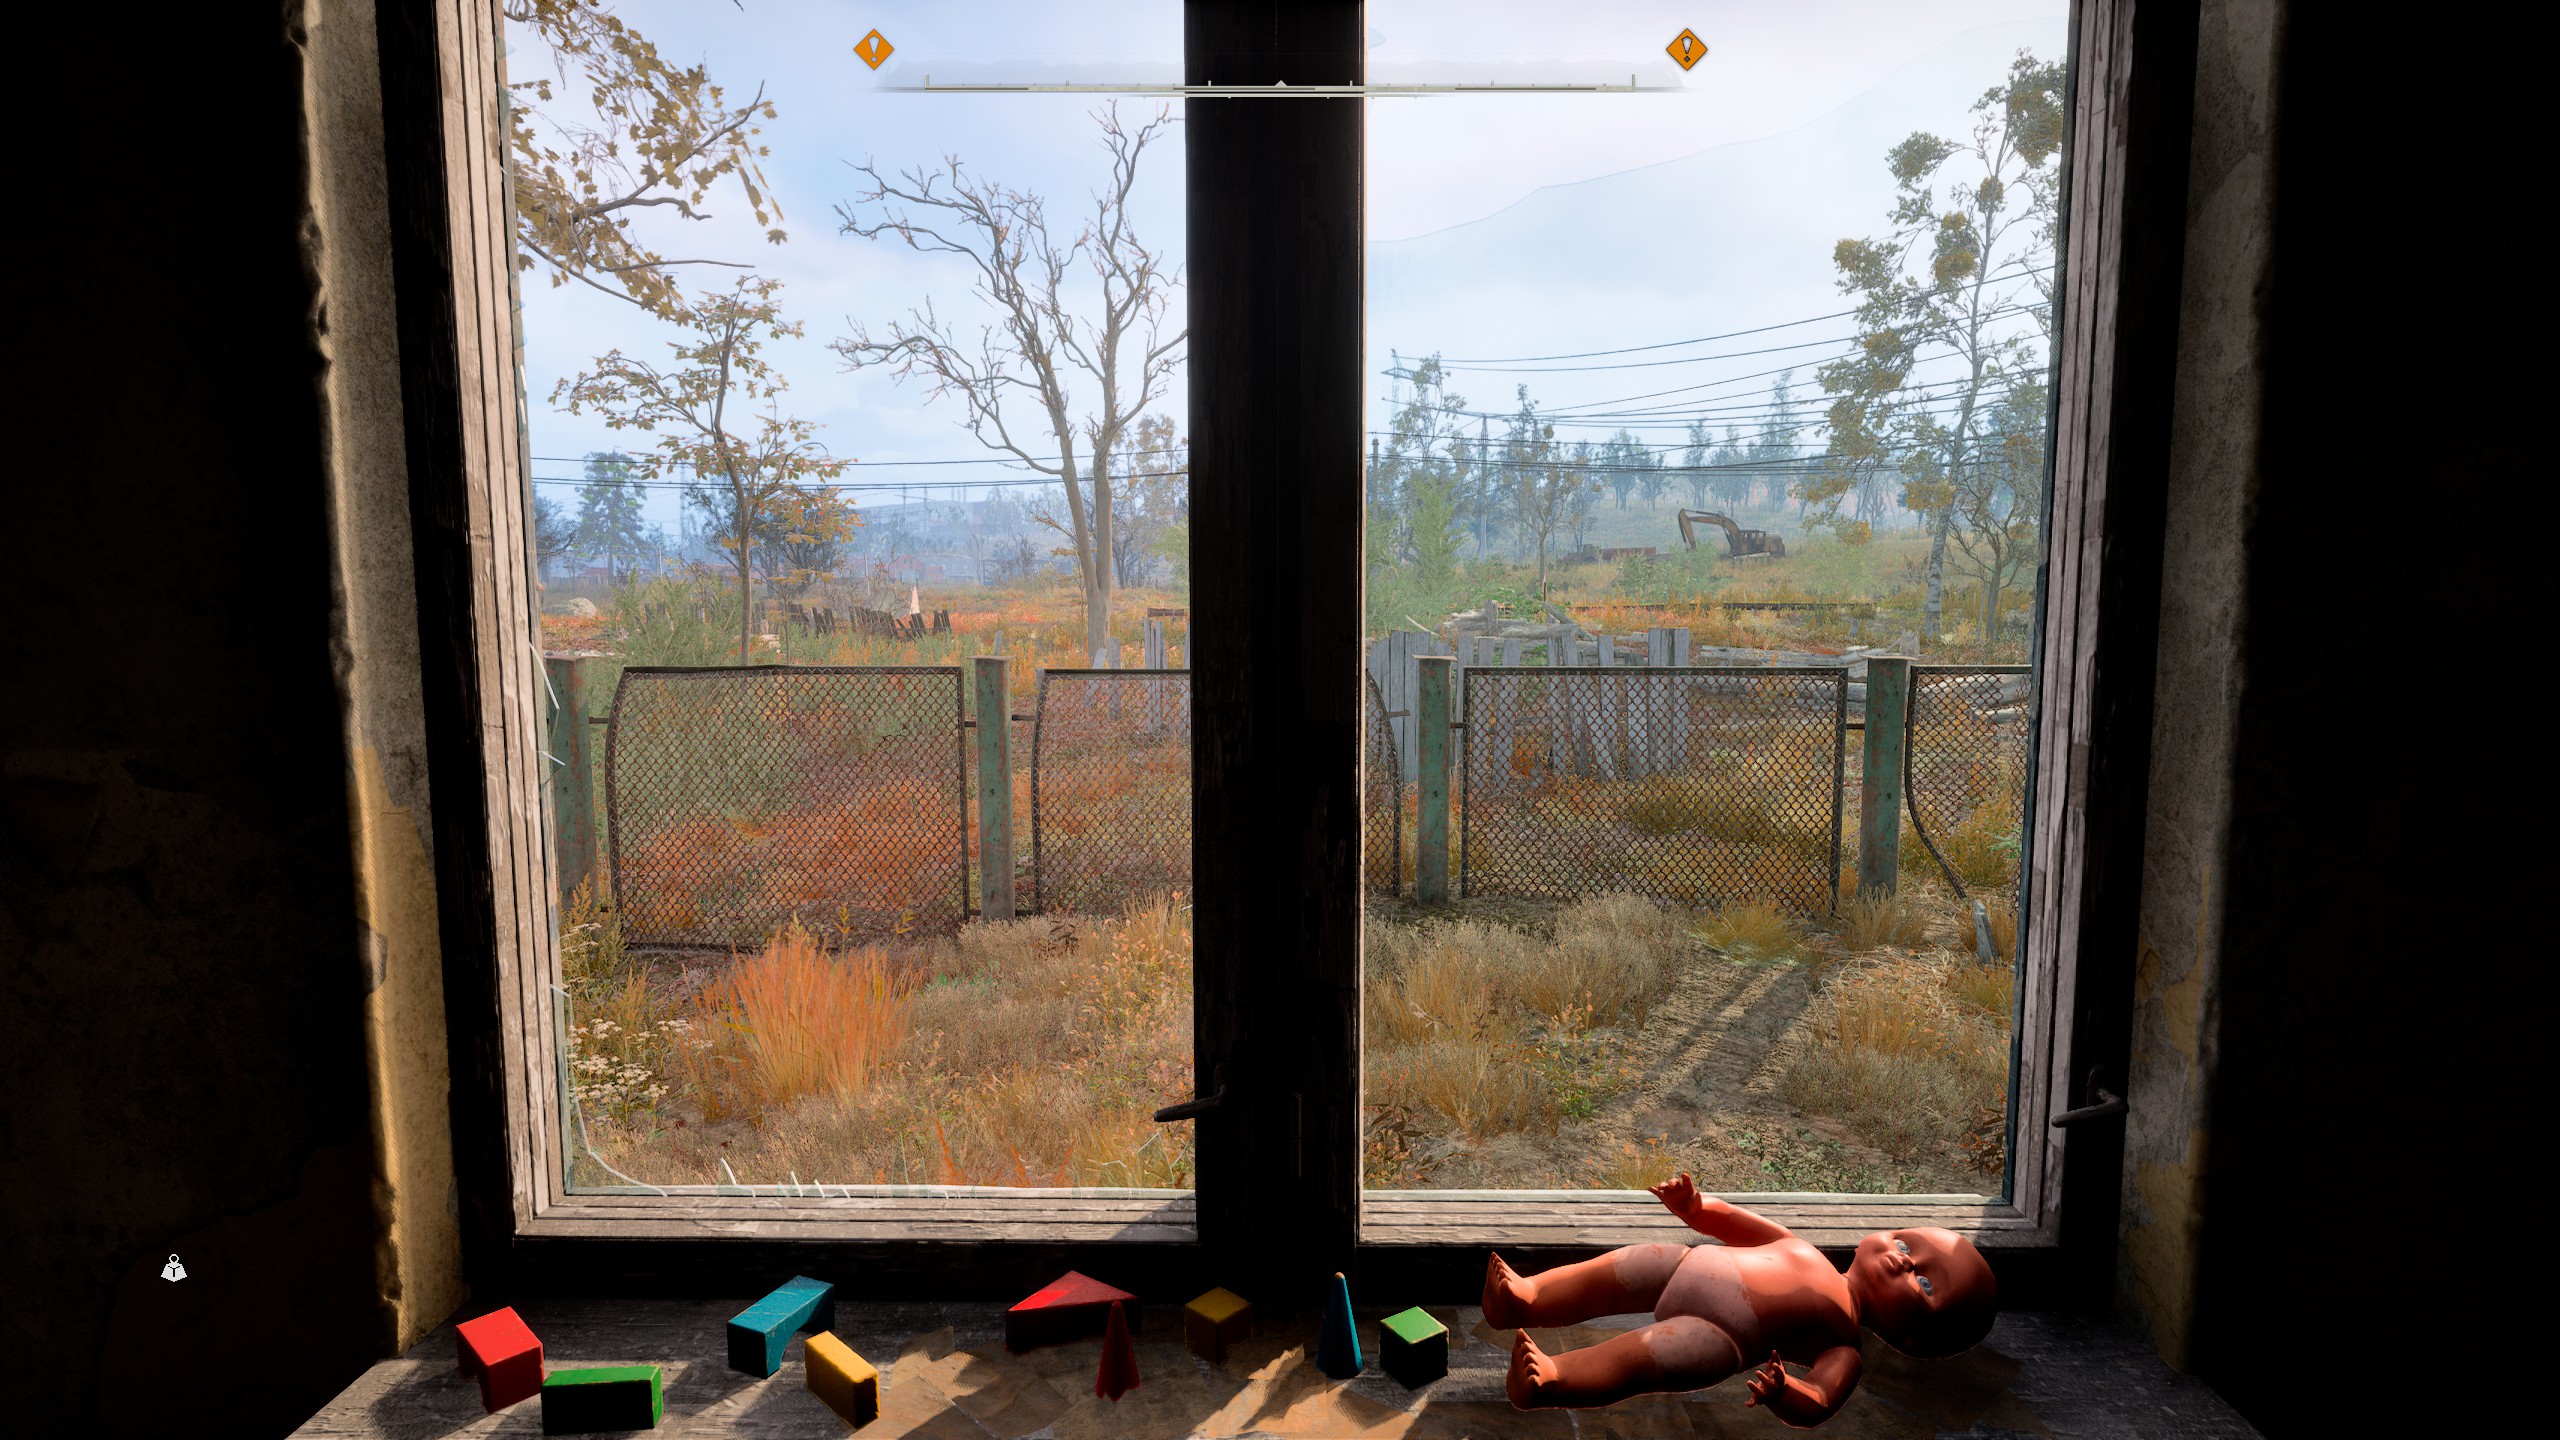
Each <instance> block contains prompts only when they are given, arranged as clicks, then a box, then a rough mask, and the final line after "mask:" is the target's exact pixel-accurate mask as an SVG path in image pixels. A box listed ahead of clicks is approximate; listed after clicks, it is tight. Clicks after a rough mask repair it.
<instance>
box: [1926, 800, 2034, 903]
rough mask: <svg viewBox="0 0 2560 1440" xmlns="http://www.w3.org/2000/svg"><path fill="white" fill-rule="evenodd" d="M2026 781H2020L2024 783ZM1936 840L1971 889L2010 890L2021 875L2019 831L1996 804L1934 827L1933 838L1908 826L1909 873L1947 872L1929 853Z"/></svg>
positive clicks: (1966, 885) (1930, 834)
mask: <svg viewBox="0 0 2560 1440" xmlns="http://www.w3.org/2000/svg"><path fill="white" fill-rule="evenodd" d="M2023 783H2024V782H2023V781H2020V782H2018V784H2019V785H2021V786H2022V785H2023ZM1930 842H1935V844H1936V845H1937V847H1938V854H1939V855H1943V856H1945V857H1946V862H1947V865H1948V866H1949V867H1950V868H1952V869H1953V870H1954V871H1955V872H1956V878H1957V879H1959V880H1962V881H1963V882H1964V885H1965V888H1966V889H1967V890H2006V889H2008V888H2010V887H2011V886H2012V885H2014V884H2016V883H2017V878H2018V830H2017V827H2016V826H2015V825H2012V824H2009V823H2007V821H2006V820H2005V819H2004V818H2003V817H2002V816H2001V815H2000V813H1999V812H1998V811H1997V809H1995V808H1994V807H1992V806H1989V805H1985V806H1983V807H1982V808H1980V809H1978V810H1975V811H1974V812H1973V813H1972V814H1971V815H1969V816H1967V817H1966V818H1965V820H1964V822H1963V823H1962V824H1959V825H1957V826H1955V827H1954V828H1952V829H1948V830H1943V831H1942V830H1938V829H1932V830H1931V831H1930V832H1929V840H1928V841H1923V840H1922V839H1921V838H1920V832H1919V829H1918V828H1917V827H1915V826H1909V825H1906V826H1904V827H1903V831H1902V855H1901V865H1902V869H1903V871H1904V873H1906V874H1919V875H1929V876H1937V875H1939V874H1941V873H1943V872H1941V871H1940V869H1939V867H1938V862H1937V860H1936V859H1935V858H1933V857H1931V855H1930V854H1929V848H1928V847H1929V843H1930Z"/></svg>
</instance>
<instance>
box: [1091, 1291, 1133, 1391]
mask: <svg viewBox="0 0 2560 1440" xmlns="http://www.w3.org/2000/svg"><path fill="white" fill-rule="evenodd" d="M1138 1385H1139V1380H1138V1347H1137V1345H1136V1344H1134V1343H1133V1342H1132V1341H1131V1340H1130V1339H1129V1317H1128V1316H1127V1315H1125V1314H1123V1313H1122V1312H1121V1309H1120V1302H1119V1301H1117V1300H1114V1301H1112V1302H1111V1319H1110V1321H1109V1323H1107V1324H1106V1325H1105V1326H1104V1327H1103V1330H1102V1364H1101V1365H1100V1366H1098V1367H1096V1368H1095V1370H1094V1372H1093V1393H1094V1394H1095V1395H1097V1396H1099V1397H1101V1398H1102V1399H1105V1400H1111V1401H1117V1400H1118V1399H1119V1398H1120V1397H1121V1396H1123V1395H1126V1394H1128V1393H1129V1392H1130V1391H1132V1390H1135V1389H1137V1388H1138Z"/></svg>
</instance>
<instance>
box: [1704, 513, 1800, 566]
mask: <svg viewBox="0 0 2560 1440" xmlns="http://www.w3.org/2000/svg"><path fill="white" fill-rule="evenodd" d="M1700 525H1718V526H1722V527H1723V529H1724V543H1725V553H1727V554H1728V555H1731V556H1732V557H1733V558H1734V559H1736V560H1748V559H1750V558H1751V557H1752V556H1754V555H1766V556H1768V557H1770V558H1771V559H1777V560H1783V559H1785V558H1786V554H1787V542H1786V541H1784V540H1781V539H1779V538H1778V537H1777V536H1775V535H1772V534H1770V533H1769V532H1768V531H1766V530H1745V529H1743V528H1742V527H1741V526H1739V525H1736V524H1734V523H1733V517H1732V516H1730V515H1719V514H1717V513H1716V512H1714V511H1713V510H1683V511H1681V512H1680V543H1682V544H1684V545H1686V546H1688V547H1689V548H1690V549H1692V550H1695V549H1697V548H1698V527H1699V526H1700Z"/></svg>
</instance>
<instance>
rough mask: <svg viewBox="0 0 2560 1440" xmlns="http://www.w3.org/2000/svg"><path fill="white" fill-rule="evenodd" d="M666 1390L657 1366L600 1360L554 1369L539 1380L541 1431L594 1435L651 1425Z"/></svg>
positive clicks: (663, 1409)
mask: <svg viewBox="0 0 2560 1440" xmlns="http://www.w3.org/2000/svg"><path fill="white" fill-rule="evenodd" d="M666 1413H667V1394H666V1389H665V1387H664V1386H663V1385H662V1384H661V1383H660V1382H659V1379H658V1367H657V1366H655V1365H600V1366H597V1367H595V1368H593V1369H588V1370H554V1371H552V1372H551V1377H550V1378H549V1379H547V1380H545V1381H543V1382H542V1433H543V1434H545V1435H592V1434H594V1433H595V1432H597V1431H599V1430H655V1429H657V1428H658V1422H659V1421H660V1420H661V1419H664V1418H665V1417H666Z"/></svg>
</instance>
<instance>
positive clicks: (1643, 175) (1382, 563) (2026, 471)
mask: <svg viewBox="0 0 2560 1440" xmlns="http://www.w3.org/2000/svg"><path fill="white" fill-rule="evenodd" d="M1674 13H1675V11H1674V9H1672V8H1666V7H1660V6H1624V7H1612V8H1607V9H1604V10H1602V11H1601V12H1599V13H1597V14H1594V15H1591V16H1587V17H1583V18H1582V19H1580V20H1579V21H1578V22H1577V23H1576V24H1575V25H1574V26H1573V27H1572V28H1571V30H1570V32H1569V35H1568V36H1566V37H1559V36H1558V35H1556V34H1555V33H1553V31H1554V23H1553V12H1552V10H1551V9H1549V8H1547V7H1539V6H1527V5H1519V6H1501V5H1494V6H1471V7H1468V8H1467V9H1466V11H1465V13H1464V14H1463V16H1461V15H1455V14H1452V13H1449V12H1448V11H1447V9H1446V7H1441V6H1436V5H1432V4H1428V3H1422V0H1407V3H1395V0H1381V3H1377V4H1373V5H1371V6H1370V7H1369V16H1370V24H1371V26H1372V30H1371V33H1370V36H1369V44H1370V47H1371V48H1370V52H1369V53H1370V67H1371V68H1370V78H1371V82H1372V83H1373V84H1380V83H1398V82H1404V83H1410V84H1413V85H1415V86H1417V87H1434V86H1438V87H1452V88H1453V89H1454V90H1455V92H1456V93H1448V92H1446V91H1443V92H1441V93H1431V94H1425V95H1420V96H1417V97H1416V98H1410V99H1396V100H1379V101H1374V102H1372V104H1371V114H1370V123H1369V146H1368V173H1367V195H1368V201H1367V207H1368V217H1367V218H1368V224H1369V240H1368V245H1369V283H1368V308H1367V320H1368V323H1367V333H1368V349H1369V353H1368V357H1367V358H1368V371H1369V375H1368V378H1369V379H1370V381H1371V382H1372V385H1373V391H1372V396H1371V399H1370V403H1369V407H1368V412H1367V416H1368V432H1369V433H1368V441H1367V443H1368V447H1369V448H1368V453H1369V465H1368V494H1367V500H1368V545H1367V553H1366V557H1365V559H1366V564H1367V571H1368V574H1367V582H1368V586H1367V595H1368V604H1367V614H1366V616H1365V617H1364V618H1365V625H1364V631H1365V637H1364V638H1365V641H1366V644H1367V647H1368V649H1367V656H1366V658H1367V662H1368V663H1367V668H1368V670H1369V672H1370V677H1371V678H1370V682H1369V683H1370V684H1371V686H1372V687H1373V688H1374V690H1375V692H1376V698H1375V700H1374V701H1373V702H1372V703H1373V710H1374V711H1376V712H1377V719H1376V720H1375V721H1373V724H1372V726H1371V728H1372V730H1373V732H1374V733H1375V737H1376V738H1375V740H1374V742H1373V743H1374V744H1375V746H1376V748H1375V749H1374V750H1373V751H1372V761H1373V763H1375V764H1380V765H1381V769H1382V770H1383V766H1384V765H1385V764H1392V765H1394V766H1396V767H1398V768H1400V770H1401V771H1402V772H1403V774H1402V777H1401V779H1402V783H1401V785H1395V786H1390V785H1378V786H1373V796H1374V798H1373V801H1372V804H1373V808H1375V809H1377V810H1379V811H1381V812H1383V813H1382V818H1381V819H1380V820H1379V821H1377V822H1376V823H1373V825H1372V827H1371V832H1370V833H1371V838H1372V843H1373V845H1374V844H1376V843H1377V842H1378V840H1379V839H1380V837H1382V836H1384V837H1395V838H1402V837H1414V838H1413V839H1408V840H1406V841H1405V848H1407V849H1408V850H1416V851H1418V850H1419V848H1420V846H1419V844H1418V843H1417V841H1418V838H1419V836H1418V832H1426V833H1434V834H1436V833H1437V832H1438V831H1439V830H1440V829H1442V828H1445V831H1446V834H1447V836H1448V839H1447V842H1446V843H1447V851H1446V857H1445V859H1441V858H1439V857H1434V862H1433V863H1434V864H1435V865H1444V866H1445V867H1446V871H1447V875H1448V879H1447V881H1446V884H1447V886H1448V891H1449V897H1450V899H1451V900H1452V901H1453V902H1454V903H1453V904H1452V905H1450V906H1448V907H1447V908H1443V907H1442V906H1440V905H1438V904H1426V905H1420V906H1417V905H1414V904H1413V903H1411V901H1410V900H1409V898H1408V897H1409V896H1410V894H1411V890H1410V888H1409V887H1411V886H1412V885H1413V884H1414V883H1415V882H1416V880H1417V879H1418V878H1419V876H1418V875H1416V874H1415V873H1414V872H1415V871H1416V869H1417V868H1418V867H1419V865H1420V863H1421V857H1420V856H1419V855H1418V854H1414V855H1411V856H1409V857H1408V858H1407V859H1406V862H1405V865H1404V867H1403V869H1402V872H1401V873H1400V872H1399V871H1398V869H1397V868H1395V867H1393V866H1384V865H1381V866H1377V867H1374V868H1373V871H1372V874H1371V877H1370V878H1371V884H1370V890H1371V896H1370V907H1371V908H1370V919H1369V922H1368V925H1367V935H1366V939H1367V962H1366V963H1367V976H1366V981H1367V995H1366V1006H1365V1022H1366V1028H1365V1041H1366V1049H1365V1065H1366V1086H1367V1091H1366V1096H1365V1100H1366V1105H1367V1117H1368V1128H1367V1150H1366V1164H1365V1166H1364V1174H1365V1178H1366V1180H1367V1183H1368V1184H1369V1185H1370V1186H1371V1187H1373V1188H1376V1189H1383V1190H1386V1191H1388V1192H1391V1193H1393V1192H1415V1191H1427V1190H1452V1189H1453V1190H1495V1189H1538V1190H1567V1189H1597V1190H1632V1189H1641V1188H1642V1187H1644V1186H1647V1185H1651V1184H1655V1183H1659V1182H1660V1181H1662V1180H1664V1179H1667V1178H1668V1177H1669V1176H1670V1175H1672V1174H1673V1173H1675V1172H1678V1171H1682V1170H1687V1171H1692V1172H1694V1173H1695V1174H1696V1175H1697V1176H1698V1178H1699V1181H1700V1183H1701V1184H1702V1185H1704V1186H1706V1187H1707V1188H1710V1189H1714V1190H1718V1191H1723V1192H1727V1193H1733V1192H1753V1191H1777V1192H1790V1193H1803V1192H1834V1193H1838V1192H1866V1193H1888V1194H1906V1195H1909V1194H1918V1195H1927V1196H1942V1197H1962V1199H1963V1201H1964V1202H1965V1203H1968V1204H1979V1203H1980V1202H1981V1200H1982V1199H1983V1198H1984V1197H1997V1196H1999V1195H2000V1194H2001V1193H2002V1191H2003V1184H2004V1178H2005V1169H2006V1166H2005V1159H2006V1144H2007V1117H2008V1111H2009V1090H2010V1085H2011V1079H2012V1064H2011V1061H2012V1043H2011V1042H2012V1027H2013V1023H2014V1018H2015V1014H2016V1009H2017V993H2016V986H2015V965H2016V959H2017V945H2016V937H2017V933H2018V921H2017V916H2018V895H2019V881H2020V878H2021V864H2020V860H2021V856H2022V854H2023V853H2024V851H2023V841H2024V831H2025V818H2026V791H2027V782H2028V774H2027V769H2028V753H2029V744H2028V738H2029V715H2030V709H2031V707H2030V705H2029V704H2028V699H2029V686H2030V673H2029V672H2030V665H2029V662H2030V660H2031V659H2032V655H2031V652H2030V637H2031V633H2032V629H2033V619H2034V614H2035V607H2036V604H2037V601H2038V595H2037V590H2036V581H2037V576H2038V564H2039V561H2040V558H2041V557H2040V553H2039V548H2038V547H2039V544H2040V541H2041V538H2042V520H2043V498H2044V486H2045V472H2046V465H2045V445H2046V436H2047V432H2048V430H2049V428H2050V425H2051V420H2052V415H2051V396H2052V387H2051V383H2050V382H2051V371H2052V363H2053V337H2054V333H2055V328H2054V327H2055V320H2056V312H2055V307H2054V304H2053V298H2054V294H2055V290H2056V285H2055V275H2056V268H2055V249H2056V245H2057V243H2058V241H2059V239H2060V234H2061V225H2060V210H2059V206H2060V202H2061V171H2062V158H2063V157H2062V138H2063V136H2062V132H2063V114H2064V110H2065V107H2066V105H2067V94H2066V87H2065V70H2066V66H2065V59H2066V52H2067V49H2068V26H2067V21H2068V7H2067V5H2065V4H2064V3H2061V0H2054V3H2050V4H2046V5H2041V6H2033V5H2030V6H2020V5H2014V4H2008V5H1982V4H1942V5H1932V6H1920V7H1914V6H1907V5H1854V4H1838V5H1825V6H1785V7H1776V8H1770V7H1718V8H1714V9H1709V10H1706V11H1702V12H1696V14H1695V17H1694V18H1695V22H1696V25H1697V26H1698V27H1701V28H1690V27H1687V26H1683V25H1681V24H1678V23H1674V22H1673V20H1672V19H1671V18H1669V17H1672V16H1673V15H1674ZM1679 13H1680V15H1681V17H1682V18H1690V16H1689V12H1679ZM1710 22H1712V23H1710ZM1683 37H1685V38H1683ZM1504 90H1509V91H1510V92H1512V93H1501V92H1502V91H1504ZM1870 654H1874V655H1885V656H1902V657H1908V659H1907V660H1905V661H1901V662H1888V665H1887V666H1879V667H1872V668H1873V669H1874V670H1875V671H1876V672H1878V674H1889V679H1882V680H1880V679H1879V678H1878V674H1871V667H1870V665H1869V664H1868V662H1867V660H1866V658H1865V657H1866V656H1868V655H1870ZM1425 655H1434V656H1446V657H1451V658H1450V660H1449V661H1447V662H1445V663H1446V664H1447V665H1448V666H1449V667H1450V668H1452V669H1453V670H1454V672H1455V673H1454V675H1453V677H1452V678H1451V680H1449V681H1448V682H1446V683H1448V684H1449V686H1450V694H1449V698H1448V701H1447V702H1446V704H1445V706H1441V705H1428V706H1426V705H1425V704H1424V703H1423V702H1422V701H1421V699H1420V697H1419V696H1418V694H1417V691H1418V689H1419V688H1420V685H1421V683H1422V671H1423V668H1424V667H1423V666H1422V665H1420V664H1419V663H1418V662H1417V657H1421V656H1425ZM1913 662H1916V663H1913ZM1888 667H1890V668H1889V670H1888ZM1434 683H1441V682H1437V681H1435V682H1434ZM1443 715H1446V716H1447V717H1448V719H1449V720H1450V721H1451V722H1453V723H1452V724H1451V726H1450V728H1449V729H1448V730H1447V731H1446V732H1445V734H1444V735H1442V736H1424V735H1422V734H1420V733H1418V727H1419V726H1421V725H1423V724H1425V723H1436V722H1437V721H1438V719H1439V717H1441V716H1443ZM1426 716H1427V717H1428V720H1427V721H1426ZM1870 727H1876V729H1877V730H1879V731H1882V732H1885V733H1878V734H1871V733H1870ZM1880 742H1881V743H1880ZM1442 747H1445V749H1446V750H1447V753H1448V754H1449V756H1450V760H1449V765H1450V768H1451V774H1452V778H1451V780H1450V783H1449V789H1448V796H1447V799H1446V801H1445V805H1446V807H1447V810H1446V818H1445V819H1440V818H1438V817H1435V819H1434V821H1433V823H1432V824H1430V825H1425V824H1423V823H1421V817H1420V815H1419V814H1418V813H1417V812H1418V807H1419V804H1420V801H1421V794H1420V791H1421V790H1422V786H1421V784H1420V777H1419V774H1418V771H1419V761H1420V758H1421V753H1420V752H1423V751H1425V750H1426V749H1438V748H1442ZM1897 755H1898V756H1899V757H1900V763H1899V764H1897V763H1896V757H1897ZM1878 762H1880V763H1881V765H1882V767H1883V768H1882V770H1879V769H1877V768H1876V766H1877V763H1878ZM1399 791H1400V792H1401V793H1399ZM1878 791H1881V792H1882V795H1881V798H1880V797H1879V795H1878V794H1877V793H1876V792H1878ZM1435 803H1442V802H1437V801H1436V800H1435ZM1399 810H1401V812H1402V813H1397V812H1398V811H1399ZM1879 812H1880V814H1879ZM1877 818H1880V819H1881V820H1882V822H1883V824H1882V829H1881V830H1880V831H1877V830H1874V829H1873V828H1872V823H1873V820H1874V819H1877ZM1862 821H1865V822H1866V823H1862ZM1871 834H1872V835H1873V836H1874V837H1875V838H1869V837H1870V835H1871ZM1390 843H1393V839H1391V840H1390ZM1381 848H1382V849H1383V848H1384V847H1381ZM1879 850H1881V851H1882V852H1884V853H1882V855H1881V857H1880V861H1879V854H1878V852H1879Z"/></svg>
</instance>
